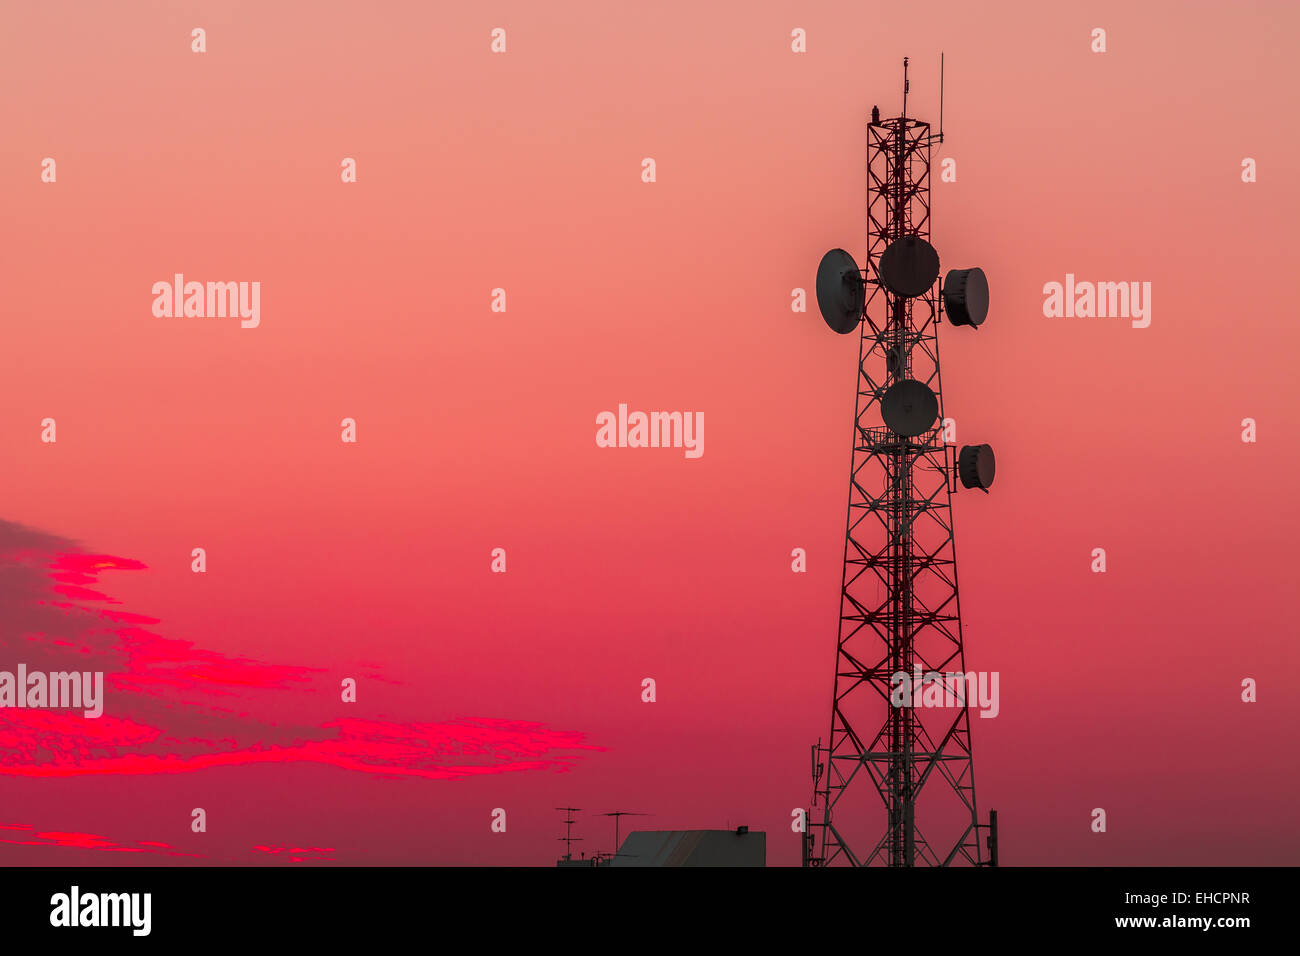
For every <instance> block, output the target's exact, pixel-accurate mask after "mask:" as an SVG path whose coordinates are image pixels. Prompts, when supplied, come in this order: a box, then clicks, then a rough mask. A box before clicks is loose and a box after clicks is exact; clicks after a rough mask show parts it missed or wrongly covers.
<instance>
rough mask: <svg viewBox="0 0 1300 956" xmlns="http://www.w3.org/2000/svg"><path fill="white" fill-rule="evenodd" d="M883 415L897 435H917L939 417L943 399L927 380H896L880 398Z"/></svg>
mask: <svg viewBox="0 0 1300 956" xmlns="http://www.w3.org/2000/svg"><path fill="white" fill-rule="evenodd" d="M880 417H881V418H883V419H884V420H885V425H886V426H888V428H889V430H890V431H891V432H893V433H894V434H895V435H903V436H905V437H907V438H913V437H915V436H917V435H920V434H922V433H924V432H927V431H929V430H930V428H931V427H932V426H933V425H934V420H935V419H936V418H938V417H939V399H938V398H936V397H935V394H934V392H932V391H930V387H929V386H928V385H926V384H925V383H924V382H918V381H917V380H916V379H914V378H905V379H903V380H902V381H901V382H895V383H894V384H893V385H891V386H889V388H888V389H887V390H886V391H885V395H884V397H883V398H881V400H880Z"/></svg>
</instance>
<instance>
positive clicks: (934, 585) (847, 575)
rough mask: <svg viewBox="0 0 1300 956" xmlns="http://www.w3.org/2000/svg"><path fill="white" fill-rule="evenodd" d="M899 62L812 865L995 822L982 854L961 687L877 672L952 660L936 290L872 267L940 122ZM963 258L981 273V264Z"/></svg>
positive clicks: (869, 278)
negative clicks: (894, 422)
mask: <svg viewBox="0 0 1300 956" xmlns="http://www.w3.org/2000/svg"><path fill="white" fill-rule="evenodd" d="M906 62H907V61H906V60H905V61H904V96H903V114H902V115H901V116H898V117H895V118H892V119H884V120H882V119H880V118H879V112H878V111H876V110H873V112H872V121H871V122H870V124H869V125H868V126H867V153H868V157H867V160H868V161H867V196H868V199H867V262H866V268H865V269H864V270H863V271H862V273H861V287H862V292H861V293H860V301H861V303H862V319H861V322H860V323H858V324H857V326H856V327H860V329H861V336H860V345H859V352H858V377H857V389H856V392H857V398H856V406H855V412H854V429H853V436H854V440H853V456H852V470H851V473H850V481H849V501H848V517H847V523H846V524H847V526H846V533H845V547H844V572H843V577H842V582H841V601H840V625H839V635H838V642H837V650H836V658H835V660H836V666H835V691H834V699H833V705H832V711H831V730H830V737H829V742H828V743H827V744H824V745H823V744H822V743H820V742H819V743H818V745H817V746H815V747H814V748H813V781H814V782H813V803H812V808H811V811H810V813H809V814H808V816H807V818H806V819H807V825H808V829H807V832H806V834H805V844H804V850H805V852H804V859H805V864H806V865H811V866H826V865H832V864H836V865H839V864H848V865H853V866H871V865H888V866H947V865H950V864H956V863H963V862H964V863H968V864H972V865H977V866H978V865H987V864H988V863H990V862H996V844H995V842H994V840H995V834H996V830H995V829H992V832H990V834H989V853H988V854H986V853H985V852H984V849H983V848H982V846H981V840H980V836H981V832H980V831H981V830H985V829H989V828H986V827H983V826H981V825H980V823H979V816H978V811H977V805H976V800H975V769H974V761H973V759H972V753H971V728H970V714H969V710H968V707H967V705H966V703H965V702H964V701H965V697H964V692H965V687H964V686H962V687H961V688H960V693H959V697H958V699H960V700H961V701H963V702H962V703H961V704H960V705H958V706H955V707H947V708H918V707H911V706H901V707H900V706H893V705H891V690H892V689H893V687H894V686H896V685H895V684H893V683H891V679H892V678H893V675H896V674H899V673H900V672H902V673H905V674H908V675H915V674H917V672H918V671H919V672H920V673H921V674H922V675H924V674H928V673H931V672H935V673H938V674H949V673H953V672H960V673H962V674H965V673H966V663H965V654H964V651H963V646H962V631H961V611H960V604H959V601H958V592H957V562H956V552H955V547H954V540H953V522H952V493H953V492H954V491H955V490H956V478H957V474H958V456H957V455H956V454H955V448H954V447H953V446H952V445H949V444H945V441H944V412H943V398H942V396H943V392H942V388H941V380H940V374H939V337H938V328H939V324H940V319H941V317H942V315H943V314H944V303H943V298H944V294H941V293H940V292H939V291H938V290H937V288H936V285H935V282H934V276H933V275H931V276H929V277H928V278H929V281H930V286H929V288H928V289H927V290H926V291H924V292H922V293H920V294H917V295H913V296H911V297H908V296H904V295H898V294H895V293H894V292H893V291H891V289H890V287H889V285H887V284H886V281H882V274H881V257H882V255H883V254H884V252H885V250H886V249H887V248H888V247H889V246H890V245H891V244H892V243H896V242H898V241H899V240H902V239H905V238H907V237H917V238H919V239H923V240H926V241H927V243H928V239H929V236H930V165H931V162H930V161H931V146H932V144H934V143H936V142H941V141H942V135H943V134H942V132H940V133H938V134H933V133H932V132H931V129H930V124H929V123H925V122H922V121H920V120H916V119H911V118H908V117H907V81H906ZM925 248H927V249H929V246H928V245H926V246H925ZM930 254H932V255H933V250H931V252H930ZM830 255H831V254H828V257H829V256H830ZM824 262H825V260H824ZM935 269H936V270H937V257H936V261H935ZM888 271H889V270H888V268H887V269H886V272H888ZM969 271H972V272H979V280H978V281H979V282H980V283H983V282H984V279H983V273H982V272H980V270H969ZM957 275H959V274H958V273H950V274H949V276H948V278H947V280H946V282H945V289H952V288H955V287H956V286H957V283H956V282H955V281H954V276H957ZM820 280H821V276H820V274H819V282H820ZM845 281H846V282H847V281H848V280H847V279H846V280H845ZM924 281H925V280H924V279H922V282H924ZM963 281H964V280H963ZM984 288H985V290H986V289H987V287H986V286H985V287H984ZM818 295H819V299H820V298H821V297H822V295H823V292H822V286H821V285H820V284H819V289H818ZM986 300H987V292H986V291H985V301H986ZM985 307H986V306H985ZM959 309H960V305H958V306H957V307H955V308H950V309H949V311H950V313H951V312H955V311H959ZM846 311H847V310H846ZM823 314H826V309H825V308H823ZM949 318H950V320H953V321H954V322H955V323H957V322H959V323H960V324H969V325H976V326H977V325H978V324H979V323H980V322H981V321H983V314H979V315H978V317H977V318H975V319H974V320H973V321H969V320H968V321H964V322H963V321H962V320H960V319H954V316H953V315H952V314H950V315H949ZM827 321H828V322H829V321H830V318H829V317H828V319H827ZM833 327H834V326H833ZM836 331H840V332H843V331H846V330H845V329H844V328H842V327H841V328H836ZM907 380H915V381H916V382H920V383H922V384H924V385H925V386H926V387H927V388H928V389H929V390H930V391H932V392H933V393H934V397H935V399H936V400H937V410H938V414H937V421H934V422H932V423H926V424H924V425H919V426H917V430H918V431H919V434H915V435H906V434H899V433H898V431H896V430H894V429H893V428H891V427H888V426H886V425H885V424H884V421H885V420H886V418H888V414H889V413H888V412H885V414H882V402H883V401H884V400H885V395H886V392H887V391H889V390H890V388H891V386H895V385H897V384H898V383H900V382H906V381H907ZM913 387H915V386H913ZM909 413H910V406H909ZM922 428H923V430H921V429H922ZM904 430H905V431H907V430H910V429H904ZM979 448H984V449H987V448H988V446H976V447H975V448H973V449H966V450H963V452H962V459H961V460H962V468H963V469H964V470H963V473H962V480H963V483H966V484H967V486H968V487H985V488H986V487H987V483H988V482H991V480H992V464H991V462H992V452H991V449H989V450H988V453H987V454H988V459H987V462H988V482H985V483H984V484H982V485H981V484H972V483H970V482H967V480H966V478H967V474H966V471H965V469H967V467H968V466H967V464H966V456H967V454H968V452H969V453H971V454H972V455H973V454H975V453H976V452H977V451H978V449H979ZM979 454H983V452H979ZM972 461H973V459H972ZM970 467H973V466H970ZM923 825H924V828H925V829H924V831H923V830H922V826H923ZM990 827H991V828H995V827H996V817H993V818H991V824H990ZM990 856H991V857H992V858H991V859H990Z"/></svg>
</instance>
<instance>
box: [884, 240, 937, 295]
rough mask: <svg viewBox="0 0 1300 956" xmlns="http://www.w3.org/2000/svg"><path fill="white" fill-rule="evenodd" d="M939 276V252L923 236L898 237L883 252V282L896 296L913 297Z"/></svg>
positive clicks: (924, 290)
mask: <svg viewBox="0 0 1300 956" xmlns="http://www.w3.org/2000/svg"><path fill="white" fill-rule="evenodd" d="M937 278H939V253H937V252H935V251H934V246H932V245H930V244H929V243H928V242H926V241H925V240H924V239H922V238H921V237H920V236H903V237H902V238H901V239H895V240H894V241H893V242H891V243H890V244H889V245H888V246H887V247H886V248H885V251H884V252H882V253H881V254H880V281H881V282H883V283H884V284H885V288H887V289H888V290H889V291H890V292H892V293H894V295H901V296H903V297H904V298H907V299H914V298H916V297H917V296H918V295H924V294H925V292H926V290H927V289H929V288H930V286H932V285H934V280H935V279H937Z"/></svg>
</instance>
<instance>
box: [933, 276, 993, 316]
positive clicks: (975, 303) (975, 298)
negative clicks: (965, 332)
mask: <svg viewBox="0 0 1300 956" xmlns="http://www.w3.org/2000/svg"><path fill="white" fill-rule="evenodd" d="M943 308H944V311H945V312H947V313H948V321H949V322H951V323H952V324H953V325H971V326H978V325H979V324H980V323H981V322H983V321H984V319H985V318H986V317H987V316H988V314H989V280H988V278H987V277H986V276H985V275H984V270H983V269H979V268H974V269H951V270H949V272H948V275H947V276H945V277H944V280H943Z"/></svg>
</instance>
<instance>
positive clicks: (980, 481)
mask: <svg viewBox="0 0 1300 956" xmlns="http://www.w3.org/2000/svg"><path fill="white" fill-rule="evenodd" d="M996 470H997V462H996V461H994V459H993V446H991V445H965V446H963V447H962V450H961V454H959V455H958V456H957V476H958V477H959V478H961V483H962V484H963V485H965V486H966V487H967V488H978V489H980V490H981V491H983V492H986V493H987V492H988V490H989V486H990V485H992V484H993V473H994V472H995V471H996Z"/></svg>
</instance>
